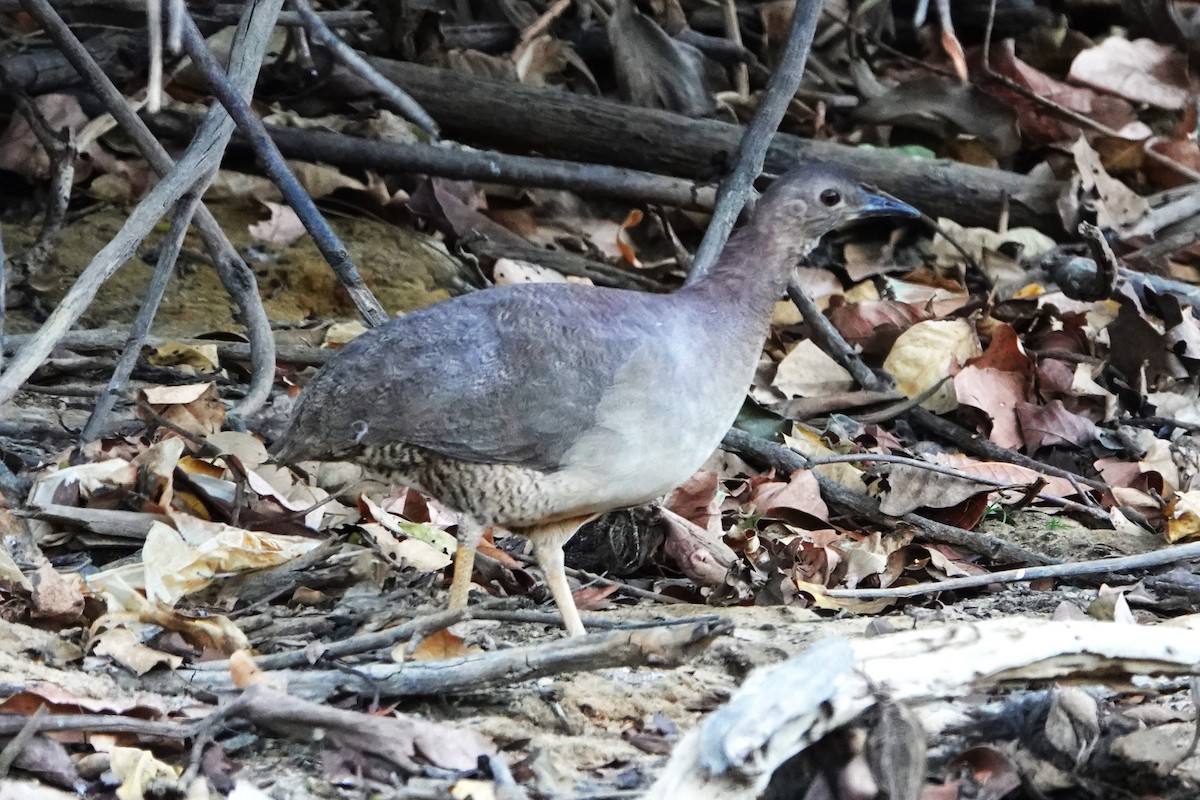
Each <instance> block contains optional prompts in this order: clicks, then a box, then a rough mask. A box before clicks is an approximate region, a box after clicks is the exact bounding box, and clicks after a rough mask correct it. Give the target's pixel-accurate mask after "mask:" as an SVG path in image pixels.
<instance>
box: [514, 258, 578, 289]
mask: <svg viewBox="0 0 1200 800" xmlns="http://www.w3.org/2000/svg"><path fill="white" fill-rule="evenodd" d="M492 280H493V281H495V283H496V285H497V286H513V285H514V284H518V283H566V282H567V277H566V276H565V275H563V274H562V273H561V272H558V271H556V270H552V269H550V268H549V267H541V266H538V265H537V264H532V263H530V262H528V261H517V260H516V259H512V258H498V259H496V263H495V264H494V265H493V266H492ZM588 283H591V281H588Z"/></svg>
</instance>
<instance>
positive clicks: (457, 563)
mask: <svg viewBox="0 0 1200 800" xmlns="http://www.w3.org/2000/svg"><path fill="white" fill-rule="evenodd" d="M483 533H484V527H483V526H482V525H480V524H479V523H478V522H477V521H476V520H474V519H472V518H470V517H468V516H463V517H462V518H461V519H460V520H459V521H458V550H457V551H455V553H454V578H453V579H452V580H451V581H450V608H465V607H466V605H467V596H468V595H469V594H470V592H471V573H472V572H474V570H475V550H476V548H478V547H479V541H480V540H481V539H482V538H483Z"/></svg>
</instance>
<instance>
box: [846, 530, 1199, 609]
mask: <svg viewBox="0 0 1200 800" xmlns="http://www.w3.org/2000/svg"><path fill="white" fill-rule="evenodd" d="M1196 558H1200V542H1191V543H1189V544H1180V545H1174V546H1171V547H1164V548H1163V549H1162V550H1155V551H1153V552H1150V553H1140V554H1138V555H1136V556H1118V557H1115V558H1095V559H1092V560H1090V561H1078V562H1073V563H1070V564H1050V565H1048V566H1044V567H1024V568H1022V569H1009V570H1004V571H1003V572H992V573H988V574H986V575H970V576H967V577H965V578H949V579H947V580H944V581H933V582H932V583H919V584H914V585H913V586H893V587H891V588H888V589H830V590H829V591H828V592H826V594H828V595H829V596H830V597H857V598H862V599H872V598H877V597H918V596H920V595H923V594H937V593H938V592H955V591H959V590H961V589H978V588H979V587H981V586H989V585H991V584H994V583H1016V582H1017V581H1033V580H1038V579H1040V578H1074V577H1079V576H1081V575H1108V574H1111V573H1118V572H1127V571H1131V570H1139V569H1145V568H1147V567H1161V566H1164V565H1166V564H1176V563H1178V562H1180V561H1190V560H1192V559H1196Z"/></svg>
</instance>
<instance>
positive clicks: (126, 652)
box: [92, 628, 183, 675]
mask: <svg viewBox="0 0 1200 800" xmlns="http://www.w3.org/2000/svg"><path fill="white" fill-rule="evenodd" d="M92 641H93V645H92V652H93V653H95V654H96V655H98V656H108V657H109V658H111V659H112V660H113V661H115V662H117V663H118V664H120V665H121V666H122V667H125V669H127V670H129V671H130V672H132V673H133V674H134V675H145V674H146V673H147V672H149V671H150V670H152V669H154V668H155V667H157V666H160V665H162V666H165V667H167V668H168V669H178V668H179V666H180V665H181V664H183V658H181V657H180V656H177V655H172V654H170V653H164V652H162V651H161V650H155V649H153V648H151V647H147V646H146V645H144V644H142V643H141V642H140V641H139V640H138V637H137V635H136V634H135V633H134V632H133V631H131V630H129V629H128V628H112V629H110V630H106V631H103V632H101V633H100V634H98V635H97V636H96V637H95V638H94V639H93V640H92Z"/></svg>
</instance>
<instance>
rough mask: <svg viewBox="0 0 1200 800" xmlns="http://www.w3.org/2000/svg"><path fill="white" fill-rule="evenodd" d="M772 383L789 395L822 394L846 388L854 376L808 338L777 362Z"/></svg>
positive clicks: (841, 390) (833, 392)
mask: <svg viewBox="0 0 1200 800" xmlns="http://www.w3.org/2000/svg"><path fill="white" fill-rule="evenodd" d="M772 385H773V386H774V387H775V388H776V389H778V390H779V391H781V392H783V393H784V394H785V395H786V396H788V397H822V396H824V395H829V394H837V393H838V392H844V391H848V390H849V389H851V388H853V387H854V378H853V377H851V375H850V373H849V372H847V371H846V370H845V369H844V368H843V367H842V366H841V365H839V364H838V363H837V362H836V361H834V360H833V359H832V358H830V357H829V355H827V354H826V353H825V351H823V350H822V349H821V348H820V347H818V346H817V344H816V343H815V342H813V341H812V340H811V339H804V340H803V341H801V342H800V343H799V344H797V345H796V346H795V347H794V348H792V351H791V352H790V353H788V354H787V355H786V356H784V359H783V361H780V362H779V368H778V369H777V370H776V372H775V380H774V381H773V382H772Z"/></svg>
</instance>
